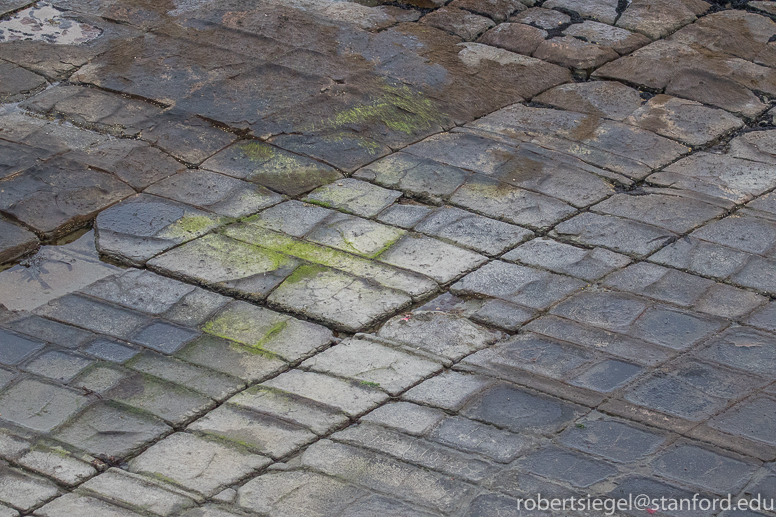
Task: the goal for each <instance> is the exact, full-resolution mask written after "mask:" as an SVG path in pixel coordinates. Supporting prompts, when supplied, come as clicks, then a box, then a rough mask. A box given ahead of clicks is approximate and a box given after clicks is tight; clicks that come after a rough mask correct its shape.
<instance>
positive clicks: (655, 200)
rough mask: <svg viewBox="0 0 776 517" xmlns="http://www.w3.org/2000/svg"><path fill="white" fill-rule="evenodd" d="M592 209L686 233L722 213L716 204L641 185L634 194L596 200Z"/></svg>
mask: <svg viewBox="0 0 776 517" xmlns="http://www.w3.org/2000/svg"><path fill="white" fill-rule="evenodd" d="M592 210H594V211H596V212H602V213H604V214H609V215H616V216H619V217H627V218H628V219H633V220H635V221H640V222H643V223H648V224H651V225H654V226H658V227H660V228H665V229H666V230H669V231H672V232H676V233H686V232H688V231H690V230H692V229H693V228H697V227H698V226H700V225H702V224H703V223H704V222H706V221H708V220H710V219H714V218H715V217H719V216H721V215H722V214H723V213H724V209H722V208H720V207H719V206H714V205H711V204H708V203H703V202H701V201H697V200H695V199H692V198H688V197H683V196H677V195H671V193H670V192H668V189H645V190H644V192H642V193H641V195H636V196H634V195H628V194H616V195H614V196H612V197H610V198H608V199H606V200H604V201H602V202H600V203H598V204H597V205H595V206H594V207H592Z"/></svg>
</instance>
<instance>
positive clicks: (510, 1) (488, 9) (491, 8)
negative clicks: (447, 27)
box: [450, 0, 525, 22]
mask: <svg viewBox="0 0 776 517" xmlns="http://www.w3.org/2000/svg"><path fill="white" fill-rule="evenodd" d="M450 7H456V8H458V9H465V10H467V11H471V12H473V13H477V14H481V15H483V16H488V17H489V18H492V19H493V20H494V21H496V22H503V21H504V20H506V19H507V18H508V17H509V15H511V14H513V13H515V12H519V11H522V10H524V9H525V6H524V5H523V4H521V3H520V2H519V1H518V0H486V1H484V2H482V1H479V0H453V1H452V2H451V3H450Z"/></svg>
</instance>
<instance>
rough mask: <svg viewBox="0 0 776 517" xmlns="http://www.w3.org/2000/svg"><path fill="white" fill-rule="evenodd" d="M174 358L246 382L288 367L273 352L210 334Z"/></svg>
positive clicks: (268, 375) (191, 344)
mask: <svg viewBox="0 0 776 517" xmlns="http://www.w3.org/2000/svg"><path fill="white" fill-rule="evenodd" d="M176 357H177V358H179V359H182V360H184V361H186V362H189V363H193V364H196V365H199V366H204V367H205V368H210V369H213V370H216V371H219V372H221V373H225V374H227V375H232V376H234V377H238V378H239V379H242V380H243V381H246V382H254V381H257V380H262V379H266V378H268V377H270V376H272V375H276V374H277V373H278V372H281V371H283V370H284V369H286V368H287V363H286V362H284V361H282V360H281V359H280V358H279V357H276V356H274V355H273V354H268V353H261V350H256V349H255V348H253V347H248V346H243V345H240V344H238V343H236V342H234V341H229V340H226V339H220V338H217V337H214V336H210V335H207V336H202V337H200V338H198V339H196V340H194V341H192V342H191V343H189V344H188V345H187V346H186V347H184V348H183V349H182V350H181V351H179V352H178V353H177V354H176Z"/></svg>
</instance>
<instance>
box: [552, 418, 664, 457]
mask: <svg viewBox="0 0 776 517" xmlns="http://www.w3.org/2000/svg"><path fill="white" fill-rule="evenodd" d="M583 422H584V423H583V424H582V425H581V426H575V427H569V428H568V429H567V430H566V431H564V432H563V434H561V436H560V442H561V443H563V444H564V445H566V446H568V447H573V448H575V449H579V450H581V451H583V452H587V453H592V454H597V455H599V456H603V457H604V458H607V459H609V460H612V461H618V462H632V461H636V460H638V459H641V458H643V457H644V456H647V455H649V454H652V453H653V452H655V451H656V450H657V449H658V447H659V446H660V445H661V444H662V443H663V442H664V441H665V440H666V438H665V437H664V436H661V435H659V434H655V433H652V432H648V431H646V430H642V429H639V428H637V427H633V426H631V425H628V424H625V423H623V422H620V421H617V420H610V419H605V418H602V419H601V420H586V421H583Z"/></svg>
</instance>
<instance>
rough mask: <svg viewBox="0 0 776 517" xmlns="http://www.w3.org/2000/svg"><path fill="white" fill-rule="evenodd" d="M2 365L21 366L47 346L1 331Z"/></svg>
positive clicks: (0, 360)
mask: <svg viewBox="0 0 776 517" xmlns="http://www.w3.org/2000/svg"><path fill="white" fill-rule="evenodd" d="M0 343H1V344H2V347H0V363H3V364H7V365H15V364H19V363H21V362H22V361H24V360H25V359H27V358H28V357H30V356H31V355H32V354H34V353H35V352H37V351H38V350H40V349H41V348H43V347H44V346H45V344H44V343H41V342H40V341H33V340H32V339H30V338H26V337H23V336H20V335H18V334H15V333H12V332H8V331H6V330H1V329H0Z"/></svg>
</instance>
